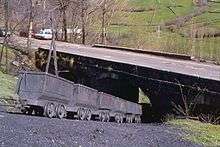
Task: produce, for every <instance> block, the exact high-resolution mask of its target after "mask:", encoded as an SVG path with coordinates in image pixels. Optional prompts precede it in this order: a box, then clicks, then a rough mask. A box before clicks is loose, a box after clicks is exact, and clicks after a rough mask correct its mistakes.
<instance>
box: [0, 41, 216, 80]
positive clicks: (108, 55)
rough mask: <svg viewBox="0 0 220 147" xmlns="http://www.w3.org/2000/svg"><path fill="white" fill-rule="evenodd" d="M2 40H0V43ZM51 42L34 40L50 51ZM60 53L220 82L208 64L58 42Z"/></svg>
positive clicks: (24, 43)
mask: <svg viewBox="0 0 220 147" xmlns="http://www.w3.org/2000/svg"><path fill="white" fill-rule="evenodd" d="M12 40H13V41H12V42H13V44H15V45H16V46H20V47H24V46H25V45H26V38H22V37H12ZM1 41H2V38H1V39H0V42H1ZM49 45H50V41H49V40H37V39H32V47H33V48H34V49H38V48H45V49H49ZM56 48H57V51H58V52H63V53H69V54H73V55H79V56H86V57H91V58H97V59H102V60H106V61H113V62H119V63H125V64H132V65H137V66H142V67H147V68H152V69H157V70H161V71H166V72H173V73H179V74H185V75H190V76H194V77H198V78H204V79H212V80H216V81H220V66H218V65H214V64H207V63H199V62H195V61H191V60H189V61H188V60H177V59H170V58H165V57H161V56H154V55H147V54H141V53H134V52H127V51H120V50H111V49H105V48H94V47H90V46H84V45H78V44H70V43H65V42H56Z"/></svg>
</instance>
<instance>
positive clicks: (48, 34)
mask: <svg viewBox="0 0 220 147" xmlns="http://www.w3.org/2000/svg"><path fill="white" fill-rule="evenodd" d="M34 37H35V38H37V39H52V30H51V29H41V30H40V32H39V33H36V34H35V35H34Z"/></svg>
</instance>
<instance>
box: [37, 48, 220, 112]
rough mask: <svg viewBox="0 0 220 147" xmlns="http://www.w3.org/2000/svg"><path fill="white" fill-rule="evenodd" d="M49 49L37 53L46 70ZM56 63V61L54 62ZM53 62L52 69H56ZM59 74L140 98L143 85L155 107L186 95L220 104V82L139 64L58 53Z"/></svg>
mask: <svg viewBox="0 0 220 147" xmlns="http://www.w3.org/2000/svg"><path fill="white" fill-rule="evenodd" d="M47 54H48V52H47V51H46V50H39V51H38V52H37V53H36V59H37V60H36V61H37V62H36V66H37V67H38V68H39V69H40V70H42V71H44V70H45V67H46V60H47ZM51 63H53V61H52V62H51ZM53 69H54V68H53V65H52V64H51V66H50V72H53ZM58 70H59V71H60V72H59V75H60V76H61V77H64V78H66V79H69V80H71V81H74V82H75V83H81V84H84V85H87V86H89V87H92V88H95V89H98V90H100V91H102V92H106V93H109V94H112V95H115V96H118V97H121V98H123V99H126V100H129V101H133V102H138V97H139V88H140V89H142V91H143V92H144V93H145V94H146V95H147V96H148V98H149V99H150V102H151V104H152V106H153V107H154V108H156V109H157V110H161V112H165V110H167V111H170V110H172V106H173V105H174V104H175V105H179V104H180V105H181V104H183V99H187V101H192V102H193V103H198V104H205V105H210V106H214V107H219V106H220V102H219V100H220V94H219V92H220V82H218V81H214V80H207V79H200V78H197V77H192V76H187V75H181V74H176V73H172V72H165V71H159V70H155V69H150V68H146V67H140V66H135V65H129V64H123V63H114V62H109V61H103V60H98V59H94V58H87V57H82V56H76V55H70V54H64V53H58Z"/></svg>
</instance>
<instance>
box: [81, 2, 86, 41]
mask: <svg viewBox="0 0 220 147" xmlns="http://www.w3.org/2000/svg"><path fill="white" fill-rule="evenodd" d="M81 13H82V14H81V21H82V44H85V42H86V30H85V9H84V6H82V12H81Z"/></svg>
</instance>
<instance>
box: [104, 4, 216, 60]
mask: <svg viewBox="0 0 220 147" xmlns="http://www.w3.org/2000/svg"><path fill="white" fill-rule="evenodd" d="M193 14H196V15H193ZM190 16H191V18H190V19H188V17H190ZM176 20H178V21H179V22H178V23H180V24H181V26H178V24H175V25H177V26H178V27H176V26H174V25H172V26H171V25H170V26H166V27H164V25H166V24H169V23H171V22H172V21H173V22H175V21H176ZM172 27H173V28H172ZM219 32H220V1H219V0H218V1H217V0H215V1H212V2H208V6H200V7H199V6H196V5H194V4H193V2H192V0H176V1H174V0H164V1H161V0H127V1H126V7H125V8H123V9H122V10H121V11H119V12H117V14H116V15H115V16H114V17H113V18H112V20H111V22H110V24H109V26H108V27H107V40H108V44H111V45H121V46H127V47H134V48H143V49H148V50H160V51H166V52H174V53H181V54H189V55H192V56H194V57H197V58H200V59H201V60H204V59H205V60H212V61H215V62H216V63H218V62H219V61H220V51H219V50H218V46H219V45H220V43H219V42H220V37H219V35H218V33H219ZM216 34H217V35H216Z"/></svg>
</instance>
